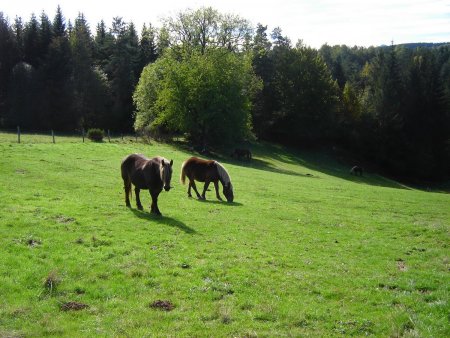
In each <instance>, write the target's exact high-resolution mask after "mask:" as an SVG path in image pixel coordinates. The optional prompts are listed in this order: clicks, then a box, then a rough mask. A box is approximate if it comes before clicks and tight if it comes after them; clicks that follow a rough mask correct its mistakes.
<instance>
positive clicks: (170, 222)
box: [130, 209, 197, 235]
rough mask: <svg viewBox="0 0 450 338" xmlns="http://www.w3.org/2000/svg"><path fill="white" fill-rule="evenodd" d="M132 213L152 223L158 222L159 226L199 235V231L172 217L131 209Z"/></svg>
mask: <svg viewBox="0 0 450 338" xmlns="http://www.w3.org/2000/svg"><path fill="white" fill-rule="evenodd" d="M130 211H131V212H133V214H134V215H135V216H136V217H138V218H141V219H145V220H147V221H152V222H156V223H158V224H164V225H167V226H170V227H172V228H178V229H180V230H182V231H184V232H185V233H187V234H192V235H193V234H197V231H196V230H195V229H193V228H191V227H189V226H187V225H186V224H184V223H183V222H181V221H179V220H177V219H175V218H172V217H168V216H157V215H153V214H151V213H148V212H146V211H141V210H137V209H130Z"/></svg>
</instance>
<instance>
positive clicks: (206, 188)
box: [202, 181, 210, 200]
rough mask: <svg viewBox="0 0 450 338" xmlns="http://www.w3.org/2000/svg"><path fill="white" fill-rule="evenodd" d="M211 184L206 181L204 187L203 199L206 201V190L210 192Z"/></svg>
mask: <svg viewBox="0 0 450 338" xmlns="http://www.w3.org/2000/svg"><path fill="white" fill-rule="evenodd" d="M209 183H210V182H209V181H205V186H204V187H203V193H202V199H204V200H206V190H208V187H209Z"/></svg>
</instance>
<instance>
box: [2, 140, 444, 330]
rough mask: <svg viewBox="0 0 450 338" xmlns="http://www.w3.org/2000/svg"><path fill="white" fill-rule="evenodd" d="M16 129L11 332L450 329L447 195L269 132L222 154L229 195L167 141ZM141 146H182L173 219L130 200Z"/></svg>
mask: <svg viewBox="0 0 450 338" xmlns="http://www.w3.org/2000/svg"><path fill="white" fill-rule="evenodd" d="M30 137H33V138H34V143H30ZM63 140H64V141H63ZM14 142H15V135H14V134H9V135H8V134H0V153H1V154H2V156H0V186H1V189H0V201H1V208H0V247H1V250H0V262H1V264H0V285H1V287H0V304H1V306H0V336H2V337H3V336H4V337H22V336H25V337H28V336H33V337H34V336H35V337H43V336H54V337H94V336H105V337H113V336H117V337H127V336H128V337H167V336H177V337H205V336H206V337H304V336H311V337H330V336H345V337H347V336H355V337H362V336H374V337H399V336H407V337H408V336H409V337H423V336H425V337H427V336H431V337H448V336H450V331H449V326H448V313H449V304H448V301H449V291H450V289H449V288H450V277H449V273H448V268H449V261H448V233H449V230H450V223H449V220H450V207H449V205H450V196H449V195H448V194H445V193H437V192H426V191H420V190H414V189H409V188H407V187H404V186H401V185H399V184H397V183H396V182H393V181H390V180H387V179H383V178H382V177H380V176H378V175H375V174H371V173H365V175H364V176H363V177H362V178H360V177H355V176H351V175H349V173H348V168H347V167H345V166H342V165H341V164H339V163H337V162H334V161H332V160H330V159H329V158H328V157H326V156H324V155H321V154H318V153H305V152H302V153H294V152H291V151H287V150H286V149H283V148H280V147H275V146H271V145H267V144H265V145H254V147H253V148H252V151H253V155H254V160H253V161H251V162H248V163H242V162H237V161H228V160H227V159H219V161H221V163H223V164H224V165H225V167H226V168H227V170H228V172H229V173H230V175H231V179H232V182H233V185H234V190H235V202H234V203H226V202H219V201H217V200H216V199H215V196H214V192H213V191H211V192H208V193H207V200H206V201H204V202H203V201H198V200H197V199H193V198H191V199H190V198H188V197H187V194H186V190H187V187H186V186H182V185H180V184H179V183H178V179H177V178H178V177H179V174H180V166H181V163H182V161H184V160H185V159H186V158H188V157H189V156H192V155H193V154H192V153H189V152H186V151H181V150H179V149H177V148H174V147H171V146H167V145H163V144H158V143H156V142H153V143H152V145H150V146H149V145H145V144H140V143H135V142H130V141H129V140H126V141H125V142H122V141H120V140H112V142H111V143H93V142H86V143H81V138H73V139H69V138H66V139H63V138H60V141H59V142H58V140H57V142H56V144H52V143H51V137H50V136H45V137H44V136H40V137H39V136H29V135H23V137H22V143H21V144H17V143H14ZM135 152H138V153H144V154H146V155H147V156H150V157H151V156H155V155H162V156H165V157H167V158H170V159H173V160H174V167H173V169H174V172H173V178H172V185H173V186H174V188H173V189H171V191H170V192H163V193H161V194H160V197H159V207H160V209H161V211H162V213H163V215H164V216H163V217H162V218H158V217H154V216H152V215H150V214H149V207H148V205H149V203H150V196H149V194H148V192H144V191H143V192H141V199H142V202H143V204H144V206H145V209H146V210H145V211H143V212H141V211H138V210H136V208H135V200H134V194H133V200H132V208H131V209H128V208H126V207H125V201H124V191H123V182H122V179H121V177H120V169H119V168H120V162H121V160H122V159H123V158H124V157H125V156H126V155H128V154H130V153H135ZM50 282H51V283H50ZM156 300H168V301H170V302H172V303H173V304H174V305H175V308H174V309H173V310H172V311H170V312H164V311H159V310H157V309H153V308H150V307H149V304H151V303H153V302H154V301H156ZM71 301H76V302H79V303H82V304H86V305H88V306H89V307H88V308H86V309H83V310H80V311H62V310H61V306H62V305H63V304H64V303H66V302H71Z"/></svg>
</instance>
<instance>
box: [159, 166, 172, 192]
mask: <svg viewBox="0 0 450 338" xmlns="http://www.w3.org/2000/svg"><path fill="white" fill-rule="evenodd" d="M172 164H173V160H170V162H169V161H167V160H164V159H162V160H161V167H160V171H161V180H162V182H163V185H164V190H165V191H169V190H170V188H171V186H170V180H171V179H172Z"/></svg>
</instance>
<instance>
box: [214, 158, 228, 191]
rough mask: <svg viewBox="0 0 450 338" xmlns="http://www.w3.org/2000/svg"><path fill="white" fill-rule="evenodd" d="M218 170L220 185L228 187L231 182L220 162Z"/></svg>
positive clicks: (217, 166)
mask: <svg viewBox="0 0 450 338" xmlns="http://www.w3.org/2000/svg"><path fill="white" fill-rule="evenodd" d="M216 168H217V176H219V181H220V183H222V185H223V186H225V185H227V184H228V183H229V182H230V178H229V177H228V174H227V172H226V171H225V169H224V168H223V167H222V166H221V165H220V164H219V163H218V162H216Z"/></svg>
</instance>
